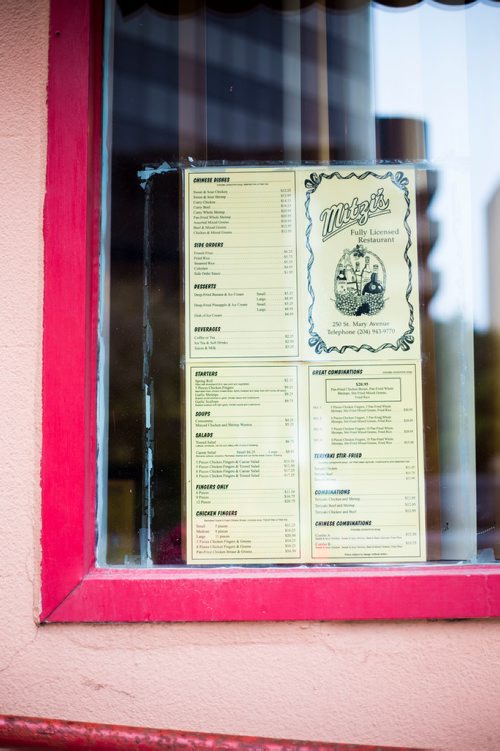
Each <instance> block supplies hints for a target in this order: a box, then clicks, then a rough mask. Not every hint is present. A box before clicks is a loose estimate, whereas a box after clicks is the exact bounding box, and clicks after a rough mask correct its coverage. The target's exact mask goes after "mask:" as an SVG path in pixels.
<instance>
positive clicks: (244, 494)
mask: <svg viewBox="0 0 500 751" xmlns="http://www.w3.org/2000/svg"><path fill="white" fill-rule="evenodd" d="M414 186H415V176H414V169H413V168H412V167H410V166H403V165H397V167H394V168H392V167H391V166H390V165H384V167H383V168H382V167H370V168H366V169H362V168H358V167H356V168H353V167H351V168H349V167H342V168H335V169H334V168H323V171H322V172H320V173H316V172H311V168H310V167H280V168H273V167H262V168H244V167H238V168H204V169H187V170H185V173H184V237H185V274H184V276H185V288H184V292H185V358H186V379H185V383H186V387H185V396H186V410H185V414H186V426H185V428H186V429H185V434H186V451H185V453H186V485H185V493H186V559H187V562H188V563H190V564H200V565H204V564H209V565H217V564H220V565H223V564H240V563H241V564H246V563H254V564H272V563H276V564H277V563H314V562H316V563H334V562H341V563H342V562H343V563H347V562H374V561H386V562H397V561H406V562H408V561H422V560H425V558H426V545H425V502H424V477H423V438H422V386H421V363H420V330H419V318H418V276H417V256H416V233H417V226H416V220H415V187H414Z"/></svg>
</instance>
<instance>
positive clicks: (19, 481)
mask: <svg viewBox="0 0 500 751" xmlns="http://www.w3.org/2000/svg"><path fill="white" fill-rule="evenodd" d="M47 30H48V2H47V0H3V2H2V4H1V5H0V70H1V73H0V101H1V102H2V107H1V108H0V158H1V163H2V165H3V169H2V170H1V172H0V181H1V182H0V184H1V191H0V204H1V205H0V258H1V267H0V272H1V273H0V321H1V326H0V353H1V363H2V367H1V368H0V467H1V468H2V484H1V491H0V493H1V500H0V551H1V569H0V602H1V604H2V616H3V617H2V621H1V624H0V712H3V713H13V714H24V715H38V716H52V717H60V718H64V719H73V720H85V721H93V722H113V723H121V724H135V725H147V726H153V727H155V726H156V727H174V728H179V729H186V730H200V731H208V732H225V733H242V734H257V735H266V736H278V737H296V738H306V739H318V740H334V741H343V742H355V743H380V744H387V745H414V746H424V747H429V748H443V749H450V751H451V749H453V751H461V750H463V751H465V749H469V750H470V749H481V751H487V750H488V749H491V751H493V750H494V749H498V747H499V745H500V715H499V713H498V675H499V661H500V656H499V652H500V650H499V642H500V638H499V637H500V631H499V624H498V622H486V621H483V622H477V621H476V622H466V621H461V622H453V623H443V622H433V623H381V622H379V623H338V624H335V623H284V624H274V623H269V624H251V623H248V624H247V623H240V624H221V625H216V624H197V625H196V624H193V625H190V624H176V625H168V624H166V625H161V624H151V625H144V626H137V625H109V626H99V625H92V626H88V625H86V626H78V625H77V626H73V625H50V626H43V627H37V626H35V622H34V612H35V610H36V606H37V591H38V580H37V579H38V564H39V521H38V519H39V508H40V491H39V462H40V446H41V440H40V439H41V436H40V422H41V419H40V418H41V398H40V395H41V330H42V321H41V311H42V289H43V288H42V274H43V268H42V258H43V256H42V251H43V247H42V209H43V193H44V180H45V173H44V170H45V143H46V138H45V129H46V108H45V97H46V92H45V86H46V76H47ZM69 106H70V103H69Z"/></svg>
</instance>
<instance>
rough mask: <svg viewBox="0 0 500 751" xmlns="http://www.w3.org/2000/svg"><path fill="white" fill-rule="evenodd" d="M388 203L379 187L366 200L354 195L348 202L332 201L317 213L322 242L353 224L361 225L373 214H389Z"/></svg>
mask: <svg viewBox="0 0 500 751" xmlns="http://www.w3.org/2000/svg"><path fill="white" fill-rule="evenodd" d="M389 205H390V201H389V199H388V198H385V196H384V189H383V188H379V189H378V190H377V191H376V193H372V194H371V196H370V199H369V200H368V201H366V200H365V201H360V199H359V197H358V196H355V197H354V198H353V199H352V201H351V203H350V204H349V203H334V204H333V206H330V207H329V208H328V209H323V211H322V212H321V214H320V215H319V219H320V222H323V229H322V231H321V236H322V238H323V242H325V240H328V238H329V237H333V235H336V234H337V232H341V231H342V230H343V229H347V227H352V226H353V225H354V224H359V225H360V226H363V225H365V224H366V223H367V221H368V219H371V218H372V217H374V216H380V215H381V214H390V213H391V210H390V208H389Z"/></svg>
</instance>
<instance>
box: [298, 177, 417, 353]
mask: <svg viewBox="0 0 500 751" xmlns="http://www.w3.org/2000/svg"><path fill="white" fill-rule="evenodd" d="M333 177H336V178H338V179H339V180H349V179H351V178H352V177H355V178H356V179H357V180H364V179H365V178H367V177H375V178H376V179H377V180H387V179H388V178H389V179H390V180H391V182H392V183H393V184H394V185H395V186H396V187H397V188H399V189H400V190H402V191H403V193H404V198H405V201H406V207H407V208H406V214H405V217H404V220H403V225H404V228H405V230H406V233H407V235H408V242H407V243H406V247H405V250H404V254H403V256H404V259H405V261H406V265H407V266H408V286H407V288H406V302H407V303H408V310H409V318H408V328H407V329H406V331H405V332H404V333H403V334H402V335H401V336H400V337H399V339H398V340H397V341H396V342H395V343H391V342H385V343H384V344H381V345H380V346H379V347H377V348H376V349H374V348H373V347H371V346H370V345H369V344H361V345H360V346H359V347H356V346H354V345H352V344H346V345H344V346H343V347H327V346H326V344H325V342H324V341H323V339H322V337H321V335H320V334H318V332H317V331H316V330H315V324H314V320H313V308H314V302H315V295H314V290H313V287H312V284H311V268H312V265H313V263H314V251H313V249H312V247H311V242H310V235H311V229H312V218H311V215H310V213H309V204H310V200H311V195H312V194H313V193H314V192H315V191H316V190H317V188H318V187H319V186H320V185H321V181H322V180H323V178H325V179H326V180H331V179H332V178H333ZM408 182H409V180H408V178H407V177H406V176H405V174H404V173H403V172H401V171H399V172H396V173H394V172H391V171H389V172H386V173H385V175H378V174H377V173H376V172H372V171H371V170H366V171H365V172H363V173H362V174H357V173H356V172H350V173H349V174H348V175H341V174H340V172H332V173H331V174H329V175H327V174H326V173H325V172H321V173H320V174H318V173H317V172H312V173H311V175H310V176H309V178H308V179H306V180H305V181H304V186H305V188H307V191H306V201H305V204H304V205H305V210H306V217H307V220H308V225H307V229H306V246H307V249H308V251H309V261H308V263H307V288H308V290H309V295H310V297H311V304H310V306H309V309H308V315H307V319H308V323H309V335H310V336H309V346H310V347H313V348H314V351H315V352H316V354H318V355H319V354H321V353H323V352H325V353H327V354H328V353H330V352H338V353H339V354H341V355H342V354H344V352H345V351H346V350H352V351H353V352H360V351H361V350H366V351H367V352H380V351H381V350H384V349H393V350H395V351H397V350H399V349H401V350H403V351H404V352H407V351H408V350H409V349H410V346H411V345H412V344H413V343H414V341H415V337H414V335H413V333H414V331H415V327H414V325H413V324H414V320H415V316H414V310H413V305H412V304H411V302H410V295H411V292H412V265H411V261H410V257H409V254H408V251H409V249H410V248H411V246H412V237H411V229H410V226H409V224H408V217H409V216H410V194H409V191H408Z"/></svg>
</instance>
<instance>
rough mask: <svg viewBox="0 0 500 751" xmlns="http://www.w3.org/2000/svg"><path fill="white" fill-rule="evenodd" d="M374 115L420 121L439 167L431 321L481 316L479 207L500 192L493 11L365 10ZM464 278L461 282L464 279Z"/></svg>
mask: <svg viewBox="0 0 500 751" xmlns="http://www.w3.org/2000/svg"><path fill="white" fill-rule="evenodd" d="M373 22H374V25H373V28H374V36H373V42H374V65H375V75H374V83H375V111H376V112H377V114H378V115H382V116H391V115H393V116H406V117H417V118H421V119H424V120H426V121H427V123H428V147H429V153H428V158H429V159H430V160H431V162H433V163H434V164H435V166H436V168H437V169H438V172H439V181H438V185H439V189H438V192H437V194H436V197H435V199H434V201H433V203H432V207H431V215H432V217H433V218H434V219H436V220H437V221H438V224H439V229H438V231H439V236H438V241H437V243H436V245H435V248H434V251H433V253H432V261H431V262H432V267H433V268H434V269H435V271H436V272H437V273H438V274H440V276H439V279H438V282H439V291H438V292H437V294H436V295H435V297H434V300H433V302H432V311H433V315H434V317H435V318H437V319H440V320H449V319H450V318H452V317H454V316H456V315H457V314H460V313H461V312H463V313H464V314H465V315H466V316H468V315H469V310H472V306H473V310H474V318H475V324H476V326H477V327H478V328H485V327H487V326H488V324H489V322H490V308H489V300H488V297H489V292H488V286H489V280H488V276H489V275H488V262H487V246H488V228H487V222H486V211H487V206H488V203H489V202H490V201H491V199H492V197H493V195H494V193H495V192H496V191H497V190H498V189H499V188H500V130H499V123H500V97H498V95H497V84H496V77H497V71H498V69H499V62H500V52H499V50H500V8H498V7H495V6H492V5H487V4H483V3H477V4H475V5H473V6H469V7H467V8H465V9H464V8H463V7H462V8H460V9H450V8H443V6H438V5H430V4H422V5H420V6H414V7H412V8H408V9H406V10H400V11H392V10H389V9H387V8H384V7H382V6H378V7H377V8H376V9H375V10H374V12H373ZM467 278H468V280H467Z"/></svg>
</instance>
